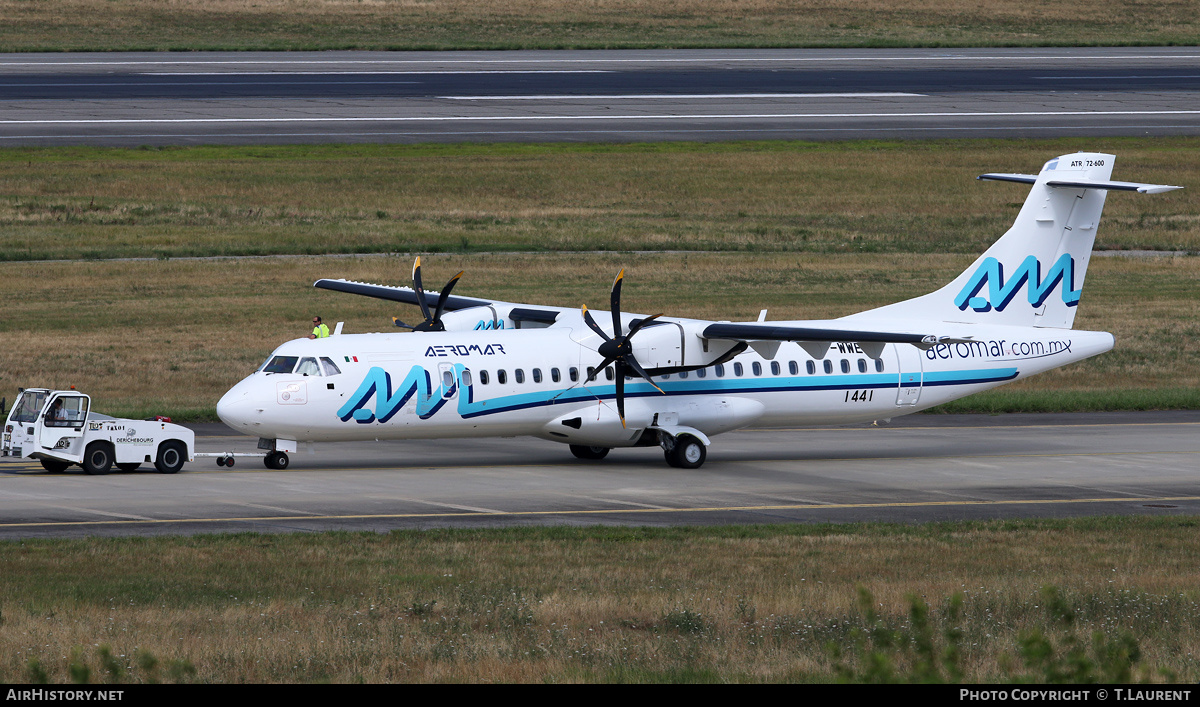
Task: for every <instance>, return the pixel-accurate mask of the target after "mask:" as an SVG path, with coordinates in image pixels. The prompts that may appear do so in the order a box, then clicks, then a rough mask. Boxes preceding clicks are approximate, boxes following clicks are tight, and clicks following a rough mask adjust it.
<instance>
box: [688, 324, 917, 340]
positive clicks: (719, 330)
mask: <svg viewBox="0 0 1200 707" xmlns="http://www.w3.org/2000/svg"><path fill="white" fill-rule="evenodd" d="M806 324H807V322H806ZM812 324H816V325H818V326H794V325H780V324H768V323H753V324H710V325H709V326H707V327H705V329H704V333H703V334H702V336H703V337H704V338H706V339H733V340H737V341H754V340H763V341H854V342H864V341H865V342H876V343H881V344H936V343H938V337H937V336H934V335H933V334H920V333H914V332H908V331H879V330H873V331H864V330H861V329H851V328H849V327H846V326H844V325H843V326H835V322H812Z"/></svg>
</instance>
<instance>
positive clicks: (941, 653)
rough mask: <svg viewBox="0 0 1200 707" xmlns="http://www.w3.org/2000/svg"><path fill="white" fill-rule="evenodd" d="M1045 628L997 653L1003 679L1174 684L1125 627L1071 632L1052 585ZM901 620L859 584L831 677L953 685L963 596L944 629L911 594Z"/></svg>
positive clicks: (832, 646)
mask: <svg viewBox="0 0 1200 707" xmlns="http://www.w3.org/2000/svg"><path fill="white" fill-rule="evenodd" d="M1041 597H1042V600H1043V607H1044V609H1045V613H1046V615H1047V619H1048V626H1049V630H1048V631H1047V630H1042V629H1041V628H1034V629H1029V630H1025V631H1022V632H1021V633H1020V635H1019V637H1018V639H1017V645H1016V646H1015V655H1013V654H1006V655H1002V656H1001V660H1000V664H1001V667H1002V669H1003V670H1004V672H1005V675H1006V681H1007V682H1016V683H1039V684H1100V683H1105V684H1107V683H1131V682H1142V683H1145V682H1152V681H1155V678H1157V679H1158V680H1165V681H1167V682H1174V681H1175V677H1176V676H1175V674H1174V673H1173V672H1172V671H1170V670H1166V669H1162V668H1157V669H1156V668H1154V667H1152V666H1148V665H1144V664H1142V662H1141V661H1142V653H1141V649H1140V648H1139V646H1138V641H1137V639H1136V638H1134V637H1133V636H1132V635H1131V634H1130V633H1128V632H1127V631H1123V630H1121V631H1117V632H1116V634H1115V635H1111V636H1110V635H1106V634H1105V632H1104V631H1095V632H1093V633H1092V635H1091V636H1090V637H1083V636H1080V635H1079V634H1078V632H1077V631H1076V629H1075V610H1074V609H1073V608H1072V607H1071V605H1070V602H1068V601H1067V600H1066V599H1065V598H1064V597H1063V595H1062V593H1061V592H1060V591H1059V590H1058V589H1057V588H1056V587H1052V586H1048V587H1044V588H1043V589H1042V591H1041ZM908 603H909V614H908V622H907V624H906V625H902V626H900V627H894V626H892V625H890V622H889V621H887V620H886V619H885V618H884V617H881V616H880V615H879V614H878V612H876V610H875V599H874V597H873V596H872V595H871V592H869V591H868V590H867V589H866V588H865V587H861V586H860V587H859V588H858V610H859V613H860V615H861V618H862V619H863V621H864V623H865V626H864V627H863V628H857V629H854V630H853V631H852V632H851V640H852V643H853V647H852V652H851V654H850V655H849V656H847V655H846V654H845V653H846V652H845V651H844V650H843V649H842V647H840V646H838V645H837V644H836V643H834V642H830V643H829V644H828V646H827V650H828V651H829V652H830V654H831V655H832V657H833V661H834V662H833V670H834V675H835V677H836V678H837V680H838V681H839V682H845V683H938V684H940V683H959V682H962V680H963V677H964V675H965V674H966V673H967V669H966V666H964V661H963V651H962V640H963V628H962V626H960V624H961V623H962V614H963V612H962V607H963V596H962V595H961V594H955V595H954V596H952V597H951V598H950V599H949V600H948V601H947V602H946V609H945V617H944V619H943V620H942V623H943V624H944V626H943V628H942V629H941V630H940V631H938V630H937V629H935V628H934V626H933V623H932V622H931V619H930V611H929V607H928V605H926V603H925V602H924V600H922V599H921V598H920V597H917V596H914V595H909V597H908Z"/></svg>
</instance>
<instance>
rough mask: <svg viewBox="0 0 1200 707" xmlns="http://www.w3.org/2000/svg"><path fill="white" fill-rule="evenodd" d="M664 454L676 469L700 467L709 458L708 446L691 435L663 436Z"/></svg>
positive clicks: (669, 463) (668, 462)
mask: <svg viewBox="0 0 1200 707" xmlns="http://www.w3.org/2000/svg"><path fill="white" fill-rule="evenodd" d="M662 448H663V456H664V457H666V460H667V464H668V465H670V466H673V467H675V468H676V469H699V468H700V465H701V464H703V463H704V460H705V459H706V458H708V448H707V447H705V446H704V443H703V442H701V441H700V440H698V439H696V438H695V437H693V436H691V435H679V436H678V437H671V436H668V435H663V436H662Z"/></svg>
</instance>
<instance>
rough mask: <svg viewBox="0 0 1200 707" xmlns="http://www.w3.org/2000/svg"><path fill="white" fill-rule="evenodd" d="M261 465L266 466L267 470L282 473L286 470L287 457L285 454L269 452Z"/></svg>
mask: <svg viewBox="0 0 1200 707" xmlns="http://www.w3.org/2000/svg"><path fill="white" fill-rule="evenodd" d="M263 464H266V465H267V468H268V469H277V470H279V471H283V470H284V469H286V468H288V455H287V453H286V452H271V453H270V454H268V455H267V456H266V457H265V458H264V459H263Z"/></svg>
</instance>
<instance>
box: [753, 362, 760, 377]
mask: <svg viewBox="0 0 1200 707" xmlns="http://www.w3.org/2000/svg"><path fill="white" fill-rule="evenodd" d="M750 368H751V369H752V370H753V371H754V375H756V376H761V375H762V364H761V363H759V362H758V361H755V362H754V363H752V364H750Z"/></svg>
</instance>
